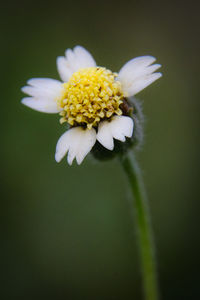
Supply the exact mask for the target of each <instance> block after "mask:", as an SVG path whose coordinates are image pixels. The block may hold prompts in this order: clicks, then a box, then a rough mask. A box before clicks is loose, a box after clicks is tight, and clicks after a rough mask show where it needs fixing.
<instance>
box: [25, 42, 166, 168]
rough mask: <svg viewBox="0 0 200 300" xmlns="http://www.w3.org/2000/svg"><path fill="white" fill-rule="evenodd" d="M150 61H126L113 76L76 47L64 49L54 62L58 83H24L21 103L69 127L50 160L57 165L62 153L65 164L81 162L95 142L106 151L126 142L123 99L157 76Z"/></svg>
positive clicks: (129, 129) (128, 129)
mask: <svg viewBox="0 0 200 300" xmlns="http://www.w3.org/2000/svg"><path fill="white" fill-rule="evenodd" d="M154 61H155V58H154V57H152V56H142V57H137V58H134V59H132V60H130V61H128V62H127V63H126V64H125V65H124V66H123V67H122V68H121V70H120V71H119V73H113V72H111V71H110V70H108V69H106V68H104V67H98V66H97V65H96V62H95V61H94V59H93V57H92V56H91V54H90V53H89V52H88V51H87V50H86V49H84V48H83V47H81V46H76V47H75V48H74V49H73V50H71V49H67V50H66V52H65V56H64V57H63V56H59V57H58V58H57V68H58V72H59V74H60V77H61V79H62V82H61V81H58V80H55V79H49V78H33V79H30V80H28V82H27V84H28V85H27V86H25V87H23V88H22V91H23V92H24V93H26V94H28V95H29V96H30V97H26V98H23V99H22V103H23V104H24V105H26V106H29V107H30V108H32V109H35V110H37V111H40V112H45V113H59V114H60V116H61V118H60V123H61V124H62V123H65V122H67V123H68V124H69V126H70V129H68V130H67V131H66V132H65V133H64V134H63V135H62V136H61V137H60V139H59V140H58V143H57V146H56V154H55V159H56V161H57V162H60V161H61V159H62V158H63V157H64V156H65V155H66V153H67V152H68V156H67V160H68V163H69V164H70V165H71V164H72V162H73V160H74V158H76V161H77V163H78V164H81V162H82V161H83V159H84V158H85V156H86V155H87V154H88V153H89V152H90V151H91V149H92V148H93V146H94V145H95V143H96V141H98V142H99V143H100V144H101V145H103V146H104V147H105V148H106V149H108V150H113V149H114V140H113V139H116V140H119V141H121V142H125V140H126V137H128V138H131V137H132V134H133V128H134V122H133V119H132V118H131V115H130V114H128V109H127V103H129V102H128V100H129V98H130V97H132V96H134V95H135V94H137V93H138V92H140V91H141V90H143V89H144V88H145V87H147V86H148V85H150V84H151V83H152V82H154V81H155V80H157V79H158V78H160V77H161V76H162V74H161V73H154V71H156V70H157V69H158V68H160V66H161V65H159V64H153V65H152V63H153V62H154Z"/></svg>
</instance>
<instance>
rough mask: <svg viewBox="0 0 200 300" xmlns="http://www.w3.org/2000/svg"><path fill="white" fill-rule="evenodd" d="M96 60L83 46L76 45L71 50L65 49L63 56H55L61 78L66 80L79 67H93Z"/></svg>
mask: <svg viewBox="0 0 200 300" xmlns="http://www.w3.org/2000/svg"><path fill="white" fill-rule="evenodd" d="M95 66H96V62H95V60H94V59H93V57H92V55H91V54H90V53H89V52H88V51H87V50H86V49H84V48H83V47H81V46H76V47H75V48H74V49H73V50H71V49H67V50H66V51H65V57H64V56H59V57H58V58H57V68H58V73H59V74H60V77H61V79H62V80H63V81H64V82H67V81H68V80H69V78H70V77H71V76H72V74H73V73H74V72H76V71H78V70H79V69H82V68H89V67H95Z"/></svg>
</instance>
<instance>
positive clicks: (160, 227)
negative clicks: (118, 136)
mask: <svg viewBox="0 0 200 300" xmlns="http://www.w3.org/2000/svg"><path fill="white" fill-rule="evenodd" d="M0 22H1V26H0V27H1V32H2V33H1V50H0V51H1V117H0V122H1V129H2V130H1V133H2V135H1V156H0V157H1V193H2V196H1V223H2V226H1V231H2V232H1V253H2V254H1V268H0V270H1V276H2V280H1V285H2V287H1V289H0V293H1V296H2V299H9V300H12V299H29V300H32V299H49V300H50V299H56V300H62V299H69V300H85V299H92V300H99V299H101V300H114V299H115V300H124V299H127V300H129V299H137V300H140V299H142V293H141V272H140V264H139V259H138V252H137V245H136V234H135V229H134V221H133V219H132V212H131V210H130V205H129V198H130V195H129V188H128V184H127V182H126V178H125V176H124V174H123V172H122V169H121V166H120V165H119V162H118V160H117V159H115V160H112V161H107V162H101V163H99V162H96V161H94V160H93V159H92V158H91V157H87V159H85V161H84V162H83V164H82V165H81V166H79V167H77V166H76V164H74V165H73V166H72V167H69V166H68V165H67V163H66V160H65V159H64V160H63V161H62V163H60V164H57V163H56V162H55V161H54V151H55V145H56V142H57V139H58V138H59V136H60V135H61V134H62V133H63V132H64V127H62V126H60V124H59V122H58V120H59V117H58V116H56V115H47V114H42V113H41V114H40V113H38V112H35V111H32V110H30V109H28V108H27V107H25V106H23V105H21V104H20V99H21V98H22V97H23V95H22V93H21V91H20V88H21V87H22V86H23V85H25V83H26V80H28V79H29V78H31V77H52V78H57V79H58V74H57V71H56V64H55V61H56V57H57V56H58V55H63V54H64V50H65V49H66V48H68V47H74V46H75V45H77V44H80V45H83V46H84V47H86V48H87V49H89V51H91V53H92V54H93V56H94V57H95V59H96V61H97V63H98V64H99V65H102V66H107V67H108V68H110V69H112V70H113V71H117V70H119V69H120V67H121V66H122V65H123V64H124V63H125V62H126V61H127V60H129V59H131V58H133V57H136V56H141V55H153V56H155V57H156V58H157V59H158V63H161V64H162V65H163V67H162V72H163V75H164V76H163V78H162V79H160V80H159V81H157V82H156V83H154V84H153V85H152V86H150V87H148V88H147V89H145V90H144V91H142V92H141V93H140V94H139V95H138V98H139V99H140V100H141V101H142V102H143V108H144V113H145V115H146V126H145V144H144V146H143V148H142V149H141V151H140V153H138V158H139V161H140V164H141V166H142V169H143V175H144V180H145V183H146V187H147V191H148V195H149V202H150V209H151V213H152V222H153V228H154V232H155V239H156V246H157V258H158V269H159V280H160V286H161V291H162V299H163V300H169V299H170V300H173V299H175V300H179V299H181V300H184V299H190V300H193V299H195V300H196V299H200V286H199V285H200V275H199V267H200V266H199V253H200V237H199V228H200V219H199V210H200V204H199V129H200V124H199V108H200V105H199V102H200V101H199V86H200V83H199V67H200V64H199V50H200V47H199V46H200V43H199V33H200V32H199V6H198V4H197V2H195V1H188V2H184V1H173V2H172V1H157V2H156V1H126V0H124V1H119V2H118V1H104V0H102V1H91V2H89V1H87V0H85V1H78V0H77V1H67V0H66V1H52V2H47V1H37V0H35V1H4V2H3V4H2V5H1V12H0Z"/></svg>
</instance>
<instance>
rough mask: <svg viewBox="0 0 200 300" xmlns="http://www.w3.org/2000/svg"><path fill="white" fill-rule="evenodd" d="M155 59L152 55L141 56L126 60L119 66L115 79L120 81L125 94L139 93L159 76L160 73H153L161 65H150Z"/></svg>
mask: <svg viewBox="0 0 200 300" xmlns="http://www.w3.org/2000/svg"><path fill="white" fill-rule="evenodd" d="M155 60H156V59H155V58H154V57H153V56H141V57H137V58H134V59H132V60H130V61H128V62H127V63H126V64H125V65H124V66H123V67H122V68H121V70H120V71H119V75H118V78H117V80H119V81H120V82H121V84H122V89H123V92H124V93H125V94H126V95H127V96H133V95H135V94H136V93H139V92H140V91H141V90H143V89H144V88H145V87H147V86H148V85H150V84H151V83H152V82H154V81H155V80H157V79H158V78H160V77H161V73H154V74H153V72H155V71H156V70H157V69H158V68H160V67H161V65H159V64H154V65H151V64H152V63H153V62H154V61H155ZM158 74H159V75H158ZM134 86H136V87H135V88H134Z"/></svg>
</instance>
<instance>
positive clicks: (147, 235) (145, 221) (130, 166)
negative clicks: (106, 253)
mask: <svg viewBox="0 0 200 300" xmlns="http://www.w3.org/2000/svg"><path fill="white" fill-rule="evenodd" d="M121 163H122V166H123V168H124V171H125V173H126V175H127V177H128V180H129V183H130V185H131V190H132V195H133V198H134V210H135V219H136V226H137V229H138V242H139V250H140V259H141V267H142V275H143V286H144V296H145V300H158V299H159V292H158V283H157V275H156V262H155V257H154V244H153V236H152V231H151V226H150V215H149V209H148V205H147V197H146V193H145V189H144V183H143V180H142V176H141V171H140V168H139V166H138V163H137V161H136V159H135V156H134V154H133V153H128V154H127V155H124V156H123V157H121Z"/></svg>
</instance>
